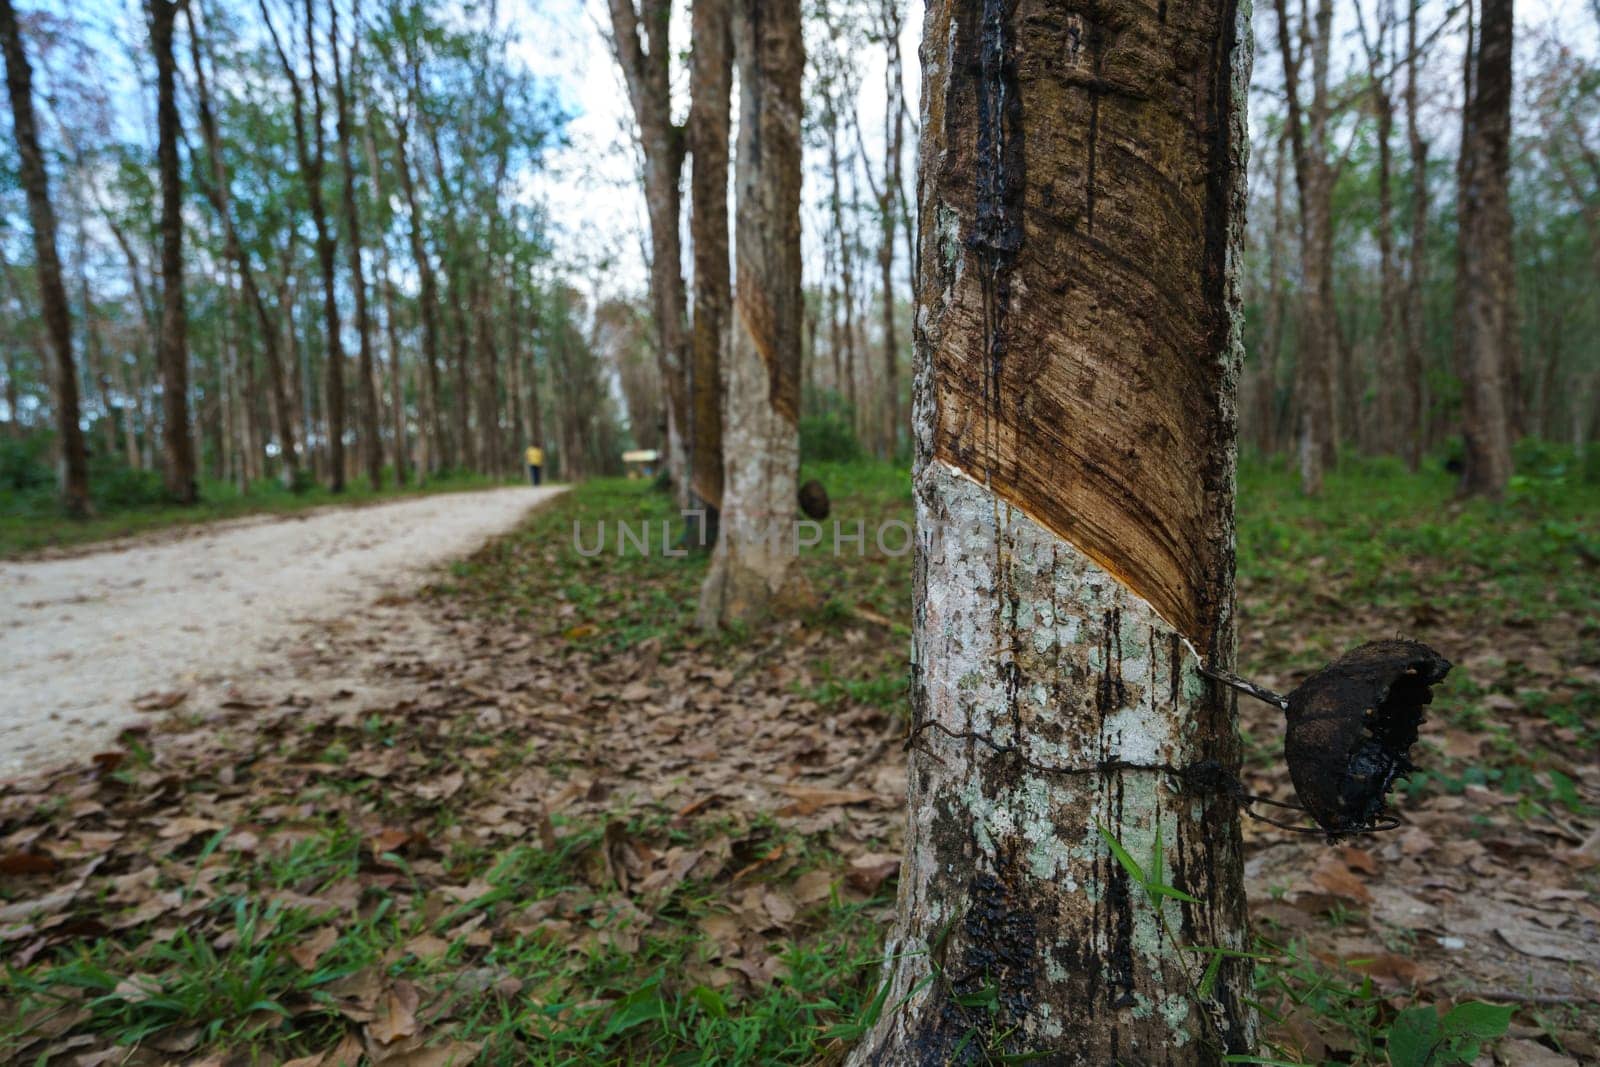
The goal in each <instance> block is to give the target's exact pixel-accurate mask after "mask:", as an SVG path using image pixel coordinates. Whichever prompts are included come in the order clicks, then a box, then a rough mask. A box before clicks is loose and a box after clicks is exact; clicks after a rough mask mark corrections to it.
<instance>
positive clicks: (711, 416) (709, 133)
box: [688, 0, 733, 547]
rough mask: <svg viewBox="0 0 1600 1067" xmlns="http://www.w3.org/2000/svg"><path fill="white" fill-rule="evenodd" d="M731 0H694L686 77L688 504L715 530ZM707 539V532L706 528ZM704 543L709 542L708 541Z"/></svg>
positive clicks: (725, 322)
mask: <svg viewBox="0 0 1600 1067" xmlns="http://www.w3.org/2000/svg"><path fill="white" fill-rule="evenodd" d="M729 2H730V0H694V35H693V36H694V57H693V67H692V72H691V76H690V93H691V97H692V102H691V104H690V107H689V123H688V136H689V150H690V152H691V153H692V154H693V157H694V170H693V173H692V176H691V183H690V207H689V210H690V217H689V218H690V222H689V225H690V234H691V236H692V238H693V242H694V332H693V335H692V337H691V339H690V361H689V387H690V397H691V404H690V407H691V413H692V416H693V421H692V423H691V425H690V427H689V442H690V448H689V453H690V463H691V466H692V471H691V475H692V483H691V489H692V490H693V494H694V498H693V504H694V506H695V507H698V508H702V509H704V510H705V512H706V515H705V520H704V527H703V530H704V531H707V532H711V531H715V530H716V528H717V512H718V509H719V508H720V507H721V506H722V345H723V333H724V331H725V330H726V329H727V328H728V325H729V324H728V300H729V296H728V138H729V127H730V121H731V119H730V114H729V110H730V107H731V98H732V93H733V38H732V26H731V24H730V19H731V14H732V13H731V11H730V8H729ZM711 537H712V538H714V533H712V534H711ZM706 543H707V547H709V546H710V545H711V544H712V543H714V541H713V540H708V541H707V542H706Z"/></svg>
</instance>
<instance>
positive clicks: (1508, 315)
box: [1457, 0, 1521, 497]
mask: <svg viewBox="0 0 1600 1067" xmlns="http://www.w3.org/2000/svg"><path fill="white" fill-rule="evenodd" d="M1482 11H1483V15H1482V20H1481V22H1480V25H1479V32H1478V35H1477V49H1476V70H1475V72H1474V75H1473V79H1472V95H1471V97H1470V98H1469V100H1468V103H1467V117H1466V121H1465V129H1464V133H1465V136H1464V138H1463V140H1462V149H1461V150H1462V157H1463V160H1462V168H1461V174H1462V184H1461V194H1462V195H1461V238H1460V239H1461V245H1462V254H1461V257H1460V260H1459V268H1460V270H1461V275H1460V278H1459V279H1458V281H1457V286H1458V288H1459V291H1460V293H1461V298H1460V299H1461V301H1462V305H1461V311H1462V315H1461V322H1460V326H1461V334H1460V336H1461V347H1460V351H1459V352H1458V356H1457V358H1458V360H1459V365H1460V373H1461V400H1462V403H1461V435H1462V445H1463V453H1464V454H1463V457H1462V472H1461V490H1462V492H1463V493H1468V494H1480V495H1484V496H1496V497H1497V496H1499V495H1500V494H1502V493H1503V492H1504V491H1505V488H1506V484H1507V483H1508V482H1509V481H1510V480H1511V442H1512V440H1513V437H1514V435H1515V424H1516V417H1515V407H1514V404H1515V399H1516V397H1517V396H1518V392H1519V385H1518V382H1517V370H1516V368H1517V367H1518V366H1519V365H1520V362H1521V360H1520V358H1519V357H1518V355H1517V353H1518V352H1519V351H1520V344H1519V342H1518V339H1517V329H1516V276H1515V273H1514V271H1513V260H1512V253H1511V204H1510V195H1509V187H1508V178H1509V173H1510V169H1511V36H1512V15H1511V0H1483V8H1482Z"/></svg>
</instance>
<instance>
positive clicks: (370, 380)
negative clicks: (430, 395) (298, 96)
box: [328, 2, 383, 489]
mask: <svg viewBox="0 0 1600 1067" xmlns="http://www.w3.org/2000/svg"><path fill="white" fill-rule="evenodd" d="M352 21H353V22H354V23H355V28H354V29H355V32H354V33H353V34H352V35H351V38H350V40H351V44H350V81H351V82H352V83H354V82H355V80H356V78H357V76H358V74H359V72H358V70H357V67H356V64H357V62H358V60H359V58H360V52H359V48H360V43H361V34H362V33H363V32H364V30H363V27H362V25H361V8H360V5H359V4H357V6H356V9H355V13H354V15H353V16H352ZM328 49H329V52H330V53H331V54H332V56H333V95H334V103H335V107H336V110H337V114H338V118H337V120H336V126H335V129H336V130H337V131H338V139H339V165H340V172H341V174H342V176H343V181H342V183H341V184H340V203H341V206H342V207H343V209H344V226H345V240H346V244H345V248H346V254H347V256H348V257H349V261H350V291H351V296H352V301H353V303H354V307H355V319H356V334H357V336H358V337H359V339H360V340H359V348H358V349H357V351H358V353H359V354H358V355H357V357H356V395H357V397H358V398H359V407H360V410H359V415H360V419H361V458H362V461H363V463H364V464H365V466H366V468H367V481H368V482H369V483H370V484H371V486H372V488H373V489H381V488H383V433H382V431H381V430H379V428H378V427H379V426H380V425H381V421H380V419H379V414H380V412H379V409H378V383H377V376H376V371H375V370H374V368H373V357H372V319H371V316H370V315H369V314H368V313H367V275H366V271H365V270H364V269H363V267H362V264H361V259H362V256H361V211H360V209H359V207H358V206H357V204H356V171H355V163H354V162H353V157H354V150H353V148H352V146H351V142H352V141H353V140H354V139H355V131H354V130H353V129H352V128H351V124H350V92H349V91H348V90H346V88H345V76H344V69H343V66H342V64H341V63H340V62H339V7H338V4H337V3H333V2H330V3H329V4H328Z"/></svg>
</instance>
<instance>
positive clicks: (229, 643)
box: [0, 488, 561, 778]
mask: <svg viewBox="0 0 1600 1067" xmlns="http://www.w3.org/2000/svg"><path fill="white" fill-rule="evenodd" d="M560 491H561V490H560V489H559V488H553V489H552V488H545V489H538V490H534V489H493V490H488V491H486V492H475V493H445V494H440V495H437V496H429V497H421V498H418V499H415V500H406V501H400V502H397V503H393V504H381V505H376V506H372V507H363V508H328V509H322V510H319V511H316V512H311V513H308V514H306V515H301V516H293V517H288V518H283V519H276V520H267V521H260V520H252V521H247V522H242V523H236V524H228V525H226V526H218V527H206V528H202V529H201V530H200V531H199V532H195V533H193V534H192V536H186V537H182V538H179V539H176V540H174V539H172V538H171V537H170V536H168V537H166V538H160V537H158V538H157V539H156V540H154V541H152V542H145V543H139V542H133V543H128V542H124V543H122V544H120V545H118V546H116V547H113V548H110V549H108V550H106V551H101V552H94V553H91V554H87V555H81V556H77V557H75V558H71V559H60V560H47V561H41V562H24V563H0V778H3V777H7V776H10V775H12V774H15V773H17V772H18V771H22V770H28V769H37V768H38V767H39V766H41V765H42V764H49V763H54V762H58V761H61V760H66V759H72V758H81V757H83V756H86V755H88V754H90V753H93V752H97V751H101V750H103V749H104V748H106V747H107V745H108V744H109V743H110V742H111V741H112V739H113V738H114V737H115V736H116V734H117V732H118V731H119V730H120V729H122V728H123V727H125V726H127V725H128V724H129V723H131V722H135V721H139V720H141V719H144V718H148V716H145V715H142V714H141V713H140V712H139V711H137V710H135V709H134V707H133V699H134V697H136V696H138V695H139V694H142V693H148V692H152V691H176V690H186V691H188V692H189V694H190V704H189V705H187V706H193V705H194V704H196V703H198V699H197V698H198V694H199V693H200V692H203V691H208V690H212V689H215V690H218V691H220V690H222V689H225V688H228V687H235V686H237V687H243V688H246V689H247V688H249V685H250V682H251V681H252V679H254V678H257V677H258V676H259V675H260V673H261V672H262V671H263V670H265V669H267V668H268V667H270V666H277V667H278V668H279V669H281V666H282V660H283V651H284V649H285V648H286V646H287V645H288V644H289V643H290V642H291V641H293V640H294V639H295V638H296V637H297V636H298V635H301V634H303V633H304V632H305V631H306V630H307V629H308V628H310V627H312V626H314V625H316V624H318V623H325V622H327V621H329V620H332V619H337V618H341V617H345V618H347V617H349V616H350V615H351V614H352V613H359V612H362V611H363V609H365V608H367V607H368V606H369V605H371V604H372V603H373V602H374V601H375V600H377V599H378V598H379V597H381V596H383V595H384V594H385V593H392V592H394V591H396V590H397V589H401V588H405V587H408V586H410V585H413V584H415V582H416V579H417V577H418V574H419V572H421V571H422V570H424V569H426V568H428V567H430V566H433V565H435V564H437V563H440V562H442V561H444V560H448V559H451V558H453V557H457V556H461V555H464V554H466V553H468V552H470V551H472V550H473V549H475V548H477V547H478V546H479V545H480V544H482V543H483V541H484V540H486V539H487V538H489V537H491V536H493V535H495V534H498V533H501V532H504V531H506V530H509V529H510V528H512V527H513V526H515V525H516V524H517V522H518V521H519V520H520V519H521V518H522V517H523V516H524V515H526V514H527V512H528V510H529V509H530V508H531V507H532V506H533V505H534V504H537V503H540V502H542V501H544V500H547V499H549V498H550V497H552V496H554V495H555V494H556V493H559V492H560Z"/></svg>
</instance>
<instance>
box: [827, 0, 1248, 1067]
mask: <svg viewBox="0 0 1600 1067" xmlns="http://www.w3.org/2000/svg"><path fill="white" fill-rule="evenodd" d="M1092 10H1094V11H1095V12H1096V13H1097V14H1096V15H1091V14H1088V13H1087V12H1086V9H1084V8H1082V7H1080V6H1079V5H1076V4H1073V3H1069V2H1067V0H1020V2H1014V3H1007V2H1005V0H983V2H981V3H979V2H973V0H938V2H935V3H932V4H930V5H929V8H928V14H927V22H926V26H925V31H924V43H923V47H922V56H923V82H922V84H923V85H924V87H925V88H924V95H923V117H922V124H921V128H922V130H923V137H924V140H923V143H922V149H921V152H922V156H921V167H922V169H921V175H922V177H921V181H920V190H921V192H920V197H921V204H920V211H921V216H922V220H923V224H922V226H921V228H920V239H919V262H920V270H921V275H920V279H919V284H918V294H919V295H918V302H919V308H918V314H917V316H916V319H915V321H916V323H917V325H918V330H917V344H916V357H915V384H914V394H913V397H914V411H913V419H912V422H913V426H914V428H915V432H916V445H917V454H916V463H915V468H914V475H913V476H914V492H915V499H916V509H917V535H916V567H915V575H916V584H915V607H914V612H915V614H914V626H913V634H914V666H913V674H912V679H913V696H912V700H913V721H912V727H911V738H910V740H911V744H912V755H911V762H910V768H909V808H910V821H909V828H908V831H907V835H906V856H905V860H904V865H903V867H902V870H901V875H900V897H899V916H898V921H897V923H896V926H895V929H894V932H893V933H892V935H891V936H890V939H889V942H888V946H887V952H886V957H887V963H886V965H885V970H886V975H885V977H886V980H887V982H888V988H887V991H886V994H885V996H884V999H883V1004H884V1009H883V1012H882V1015H881V1016H880V1018H879V1019H878V1021H877V1022H876V1024H875V1026H874V1028H873V1029H872V1030H871V1032H870V1033H869V1034H868V1035H867V1036H866V1038H865V1039H864V1040H863V1041H862V1043H861V1044H860V1045H859V1046H858V1047H857V1048H856V1050H855V1051H854V1055H853V1062H855V1063H859V1064H868V1063H871V1064H877V1063H978V1062H994V1061H996V1060H997V1059H999V1058H1000V1057H1002V1056H1010V1055H1015V1056H1041V1057H1042V1058H1043V1059H1045V1060H1046V1061H1048V1062H1057V1063H1084V1064H1111V1063H1155V1062H1160V1063H1164V1064H1201V1063H1205V1064H1210V1063H1218V1062H1220V1061H1221V1060H1222V1058H1223V1057H1224V1056H1225V1055H1245V1054H1249V1053H1250V1052H1251V1051H1252V1049H1253V1046H1254V1030H1255V1026H1254V1019H1253V1016H1252V1012H1251V1009H1250V1007H1249V1006H1248V998H1249V996H1250V969H1249V964H1248V962H1247V961H1243V960H1237V959H1228V960H1225V961H1224V962H1223V963H1222V965H1221V968H1220V971H1219V973H1218V974H1217V976H1216V981H1215V983H1214V985H1212V987H1211V988H1209V989H1208V990H1207V992H1206V994H1205V995H1203V996H1202V995H1201V994H1200V992H1199V991H1198V982H1199V979H1200V977H1201V973H1202V970H1203V968H1204V963H1203V962H1202V961H1203V959H1204V957H1203V956H1201V955H1199V954H1197V953H1194V952H1192V951H1188V950H1187V949H1186V946H1208V947H1211V948H1218V949H1230V950H1241V949H1243V948H1244V947H1245V946H1246V944H1247V943H1248V937H1249V929H1248V924H1247V921H1246V913H1245V897H1244V888H1243V879H1242V856H1241V845H1240V835H1239V824H1238V810H1237V807H1236V805H1235V802H1234V800H1233V798H1232V797H1231V796H1230V795H1229V792H1228V790H1227V787H1226V784H1225V775H1226V774H1229V773H1233V772H1235V771H1236V770H1237V768H1238V764H1239V758H1240V754H1239V742H1238V737H1237V734H1236V731H1235V724H1234V712H1233V703H1232V700H1231V698H1230V697H1229V695H1228V694H1227V693H1226V692H1224V691H1222V690H1221V689H1219V688H1218V687H1217V686H1216V685H1214V684H1212V683H1210V682H1208V681H1207V680H1206V678H1205V677H1204V676H1202V675H1201V673H1200V670H1199V668H1200V665H1201V660H1200V656H1201V655H1203V656H1205V657H1207V658H1208V659H1210V660H1212V661H1214V662H1216V663H1226V662H1229V661H1230V660H1231V658H1232V653H1233V569H1234V559H1233V552H1234V548H1233V546H1234V527H1233V493H1234V474H1235V435H1236V427H1235V410H1234V406H1235V394H1236V391H1237V379H1238V374H1239V366H1240V361H1241V355H1242V342H1241V338H1240V323H1241V315H1240V304H1239V297H1238V291H1237V286H1236V271H1237V263H1238V257H1239V252H1240V240H1241V235H1242V232H1243V224H1244V199H1245V185H1244V155H1245V152H1246V150H1247V140H1246V137H1245V132H1244V120H1245V94H1246V84H1247V80H1248V75H1249V54H1250V53H1249V41H1250V27H1249V22H1248V21H1247V18H1246V16H1245V12H1246V11H1247V7H1246V6H1245V5H1240V4H1236V3H1235V2H1234V0H1197V2H1194V3H1187V4H1170V5H1166V6H1164V7H1158V6H1155V5H1149V6H1147V5H1144V4H1138V3H1133V2H1131V0H1116V2H1114V3H1112V4H1110V5H1109V6H1106V5H1102V6H1100V7H1099V8H1096V9H1092ZM1197 770H1209V771H1211V772H1216V771H1219V770H1220V771H1221V772H1222V773H1221V774H1214V775H1208V774H1206V773H1195V772H1196V771H1197ZM1175 772H1185V773H1175ZM1208 779H1209V780H1208ZM1097 824H1098V826H1097ZM1099 826H1103V827H1104V828H1105V832H1106V833H1108V834H1110V835H1113V836H1115V838H1117V839H1118V840H1119V841H1120V842H1121V844H1122V845H1123V846H1125V847H1126V849H1127V850H1128V851H1129V852H1130V853H1131V854H1132V855H1133V856H1135V857H1138V858H1139V862H1140V863H1141V864H1143V869H1144V870H1145V871H1147V872H1148V871H1150V870H1151V869H1152V867H1153V864H1151V862H1150V857H1151V856H1152V854H1154V853H1157V852H1159V854H1160V856H1161V869H1162V871H1163V872H1165V873H1164V875H1163V879H1164V882H1165V884H1167V885H1169V886H1173V887H1175V888H1176V889H1178V890H1180V891H1182V892H1183V893H1186V894H1188V895H1189V896H1191V897H1193V898H1194V902H1185V901H1182V900H1177V899H1165V898H1159V897H1154V898H1152V897H1150V896H1147V894H1146V893H1145V892H1144V890H1143V888H1142V887H1141V885H1140V884H1139V883H1138V882H1136V881H1135V880H1134V879H1133V877H1132V875H1131V873H1130V871H1129V870H1128V869H1127V868H1126V867H1125V866H1123V865H1122V864H1121V863H1119V861H1118V860H1117V859H1115V858H1114V857H1113V855H1112V853H1111V852H1110V851H1109V849H1108V847H1107V845H1106V843H1105V841H1104V839H1103V838H1102V837H1101V836H1100V833H1099ZM1154 901H1160V902H1161V903H1163V904H1164V906H1163V907H1161V908H1160V910H1159V911H1158V910H1157V904H1156V903H1155V902H1154ZM1158 917H1159V918H1158Z"/></svg>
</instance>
